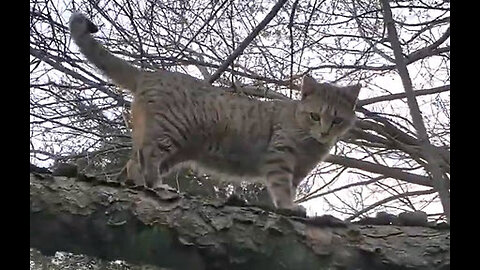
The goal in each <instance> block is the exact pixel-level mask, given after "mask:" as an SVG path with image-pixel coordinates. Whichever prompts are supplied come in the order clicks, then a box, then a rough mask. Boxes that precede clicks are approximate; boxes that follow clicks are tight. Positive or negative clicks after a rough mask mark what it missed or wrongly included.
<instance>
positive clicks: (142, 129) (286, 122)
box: [70, 14, 360, 208]
mask: <svg viewBox="0 0 480 270" xmlns="http://www.w3.org/2000/svg"><path fill="white" fill-rule="evenodd" d="M92 25H93V24H92V23H91V22H90V21H89V20H88V19H86V18H85V17H84V16H83V15H81V14H74V15H72V17H71V19H70V29H71V32H72V37H73V39H74V41H75V42H76V44H77V45H78V46H79V47H80V50H81V52H82V53H83V54H84V55H85V56H86V57H87V59H88V60H89V61H90V62H92V63H93V64H95V65H96V66H97V67H98V68H99V69H100V70H101V71H102V72H103V73H105V74H106V75H107V76H108V77H109V78H111V79H112V80H113V81H114V82H115V83H116V84H118V85H120V86H122V87H125V88H127V89H130V90H131V91H132V93H133V95H134V101H133V104H132V126H133V131H132V138H133V154H132V159H131V160H130V161H129V162H128V164H127V169H126V172H127V174H128V176H129V177H130V178H133V177H134V178H137V179H135V180H137V182H138V181H139V182H144V183H145V184H146V185H147V186H149V187H153V186H156V185H158V184H161V177H162V176H163V175H166V174H168V173H169V172H170V171H171V170H172V169H173V168H175V167H178V166H181V165H188V166H194V167H196V168H198V169H199V170H201V171H203V172H206V173H210V174H214V175H218V176H220V177H225V176H226V177H228V178H227V179H239V180H247V181H257V180H263V181H265V180H266V185H267V187H268V190H269V192H270V194H271V197H272V200H273V201H274V204H275V205H276V206H277V207H280V208H292V207H294V204H293V199H294V196H295V189H296V187H297V186H298V184H299V183H300V182H301V181H302V180H303V178H305V176H306V175H307V174H308V173H309V172H310V171H311V170H312V169H313V168H314V167H315V166H316V165H317V164H318V163H319V162H320V161H321V160H322V159H324V158H325V157H326V156H327V155H328V152H329V151H330V149H331V147H332V146H333V145H334V144H335V143H336V141H337V139H338V138H339V137H340V136H341V135H343V134H344V133H345V132H347V131H348V129H349V128H350V127H351V126H352V125H353V123H354V121H355V113H354V107H355V103H356V100H357V96H358V93H359V91H360V87H359V86H358V85H357V86H348V87H338V86H334V85H329V84H319V83H317V82H316V81H315V80H313V79H312V78H310V77H304V79H303V83H302V99H301V100H297V101H259V100H252V99H248V98H245V97H240V96H235V95H233V94H228V93H225V92H220V91H214V90H212V91H206V89H209V88H212V87H211V86H209V85H207V84H206V83H205V82H203V81H200V80H197V79H195V78H193V77H190V76H188V75H185V74H181V73H174V72H168V71H162V70H159V71H156V72H148V71H140V70H139V69H137V68H135V67H133V66H132V65H130V64H129V63H128V62H126V61H124V60H122V59H120V58H118V57H116V56H114V55H112V54H111V53H110V52H108V51H107V50H106V49H105V48H104V47H103V46H102V45H101V44H100V43H98V42H97V41H96V40H95V39H94V38H93V37H92V36H91V32H94V31H92V29H94V28H95V27H92ZM138 178H142V179H138Z"/></svg>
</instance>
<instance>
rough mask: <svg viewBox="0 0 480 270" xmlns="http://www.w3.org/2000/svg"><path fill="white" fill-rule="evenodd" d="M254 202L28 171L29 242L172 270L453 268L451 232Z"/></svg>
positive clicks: (44, 249)
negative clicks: (327, 222)
mask: <svg viewBox="0 0 480 270" xmlns="http://www.w3.org/2000/svg"><path fill="white" fill-rule="evenodd" d="M307 221H308V220H305V219H302V218H298V217H288V216H283V215H280V214H277V213H272V212H269V211H267V210H263V209H261V208H258V207H247V206H234V205H228V204H226V203H223V202H218V201H205V200H202V199H201V198H193V197H191V196H188V195H184V194H177V193H176V192H174V191H168V190H164V191H161V192H158V193H157V194H155V193H153V192H151V191H146V190H140V189H138V190H137V189H130V188H126V187H121V186H119V185H118V184H117V185H116V184H108V183H106V182H102V181H98V180H96V179H92V178H88V177H85V176H82V177H80V176H78V177H70V178H68V177H64V176H52V175H51V174H40V173H31V174H30V246H31V247H34V248H37V249H39V250H40V251H41V252H42V253H44V254H46V255H49V254H53V253H54V252H55V251H68V252H73V253H80V254H86V255H92V256H96V257H99V258H102V259H108V260H116V259H121V260H125V261H128V262H132V263H145V264H152V265H158V266H161V267H170V268H173V269H249V270H252V269H450V231H449V230H437V229H432V228H426V227H400V226H371V225H355V224H349V225H348V226H347V227H325V226H323V227H320V226H318V225H315V224H312V222H307Z"/></svg>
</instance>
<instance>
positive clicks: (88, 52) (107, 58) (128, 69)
mask: <svg viewBox="0 0 480 270" xmlns="http://www.w3.org/2000/svg"><path fill="white" fill-rule="evenodd" d="M69 26H70V33H71V35H72V38H73V40H74V41H75V43H76V44H77V46H78V47H79V48H80V51H81V52H82V53H83V54H84V55H85V57H86V58H87V59H88V60H89V61H90V62H91V63H93V64H94V65H95V66H96V67H97V68H99V69H100V70H101V71H102V72H103V73H105V75H107V76H108V77H109V78H110V79H111V80H113V82H114V83H115V84H117V85H119V86H121V87H123V88H126V89H129V90H130V91H132V92H133V93H135V91H136V88H137V82H138V80H139V78H140V76H141V74H142V71H141V70H139V69H138V68H136V67H134V66H133V65H131V64H130V63H128V62H127V61H125V60H123V59H121V58H118V57H116V56H114V55H113V54H112V53H110V52H109V51H108V50H107V49H105V47H103V45H102V44H100V43H99V42H98V41H97V40H95V39H94V38H93V36H92V35H91V34H92V33H95V32H97V31H98V28H97V26H96V25H95V24H93V23H92V22H91V21H90V20H89V19H87V18H86V17H85V16H84V15H83V14H81V13H73V14H72V16H71V17H70V22H69Z"/></svg>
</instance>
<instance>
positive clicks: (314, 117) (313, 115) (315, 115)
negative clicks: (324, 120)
mask: <svg viewBox="0 0 480 270" xmlns="http://www.w3.org/2000/svg"><path fill="white" fill-rule="evenodd" d="M310 118H311V119H312V120H313V121H316V122H318V121H320V114H318V113H313V112H311V113H310Z"/></svg>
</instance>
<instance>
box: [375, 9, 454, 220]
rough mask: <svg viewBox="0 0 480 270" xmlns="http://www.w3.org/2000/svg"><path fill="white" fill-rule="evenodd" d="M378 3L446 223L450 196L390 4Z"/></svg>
mask: <svg viewBox="0 0 480 270" xmlns="http://www.w3.org/2000/svg"><path fill="white" fill-rule="evenodd" d="M380 2H381V5H382V11H383V15H384V20H385V24H386V27H387V30H388V38H389V40H390V43H391V44H392V49H393V53H394V56H395V63H396V67H397V70H398V73H399V75H400V78H401V79H402V83H403V88H404V90H405V94H406V96H407V103H408V107H409V109H410V114H411V116H412V120H413V124H414V126H415V129H416V131H417V134H418V139H419V141H420V146H421V147H422V150H423V152H424V155H425V157H426V159H427V162H428V163H427V168H426V169H427V170H428V171H429V172H430V173H431V174H432V178H433V184H434V186H435V189H436V190H437V192H438V193H439V195H440V201H441V202H442V206H443V210H444V212H445V215H446V216H447V221H448V222H450V194H449V192H448V188H447V187H446V181H445V180H444V178H443V173H442V171H441V169H440V166H439V164H438V163H437V160H436V159H435V156H436V154H435V148H434V147H433V146H432V145H431V143H430V140H429V138H428V134H427V130H426V128H425V125H424V123H423V119H422V114H421V112H420V108H419V106H418V103H417V99H416V98H415V93H414V91H413V88H412V81H411V79H410V75H409V73H408V69H407V64H406V59H405V58H404V57H403V52H402V48H401V46H400V41H399V40H398V35H397V30H396V29H395V24H394V21H393V17H392V11H391V9H390V4H389V2H388V0H381V1H380ZM447 32H449V31H447ZM442 42H443V41H442ZM427 48H428V47H427Z"/></svg>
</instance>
